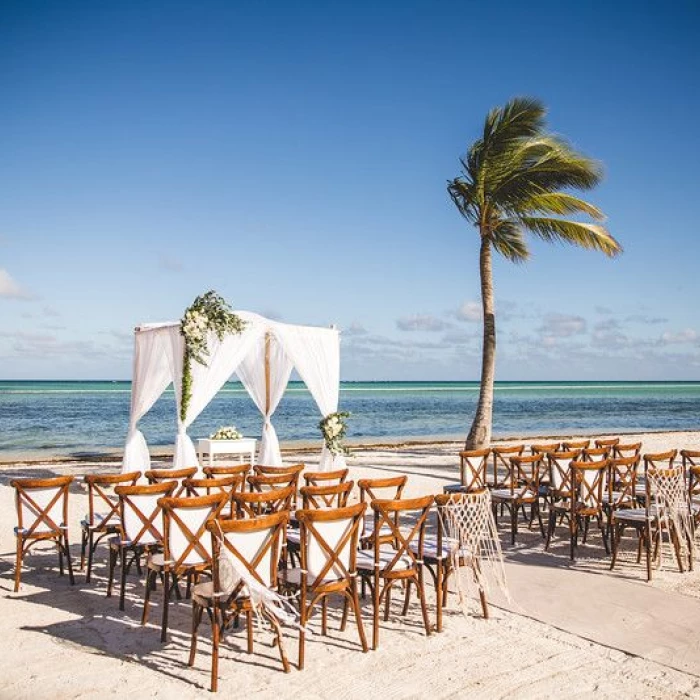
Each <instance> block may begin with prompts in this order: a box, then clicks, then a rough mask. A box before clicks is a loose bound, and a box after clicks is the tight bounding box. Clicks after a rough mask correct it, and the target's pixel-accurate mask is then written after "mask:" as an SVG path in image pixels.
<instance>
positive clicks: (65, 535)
mask: <svg viewBox="0 0 700 700" xmlns="http://www.w3.org/2000/svg"><path fill="white" fill-rule="evenodd" d="M63 546H64V547H65V548H66V564H67V565H68V580H69V581H70V585H71V586H73V585H75V576H74V575H73V562H72V561H71V558H70V544H69V543H68V532H64V533H63Z"/></svg>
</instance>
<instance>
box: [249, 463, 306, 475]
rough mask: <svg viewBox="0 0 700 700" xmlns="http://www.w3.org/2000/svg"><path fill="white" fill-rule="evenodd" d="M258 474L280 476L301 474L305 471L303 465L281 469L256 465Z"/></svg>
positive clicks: (254, 468) (255, 469) (286, 465)
mask: <svg viewBox="0 0 700 700" xmlns="http://www.w3.org/2000/svg"><path fill="white" fill-rule="evenodd" d="M253 471H254V472H255V473H256V474H264V475H267V476H279V475H280V474H301V473H302V472H303V471H304V465H303V464H285V465H283V466H281V467H272V466H268V465H266V464H256V465H255V466H254V467H253Z"/></svg>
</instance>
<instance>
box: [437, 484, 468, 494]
mask: <svg viewBox="0 0 700 700" xmlns="http://www.w3.org/2000/svg"><path fill="white" fill-rule="evenodd" d="M466 490H467V487H466V486H465V485H464V484H447V485H446V486H443V487H442V492H443V493H462V492H464V491H466Z"/></svg>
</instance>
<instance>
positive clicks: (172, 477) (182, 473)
mask: <svg viewBox="0 0 700 700" xmlns="http://www.w3.org/2000/svg"><path fill="white" fill-rule="evenodd" d="M196 475H197V467H184V468H183V469H149V470H148V471H147V472H144V476H145V477H146V479H148V483H149V484H162V483H163V482H165V481H177V482H178V484H177V487H176V488H175V491H174V492H173V497H174V498H179V497H180V496H184V495H185V483H184V482H185V481H186V480H187V479H192V478H194V477H195V476H196Z"/></svg>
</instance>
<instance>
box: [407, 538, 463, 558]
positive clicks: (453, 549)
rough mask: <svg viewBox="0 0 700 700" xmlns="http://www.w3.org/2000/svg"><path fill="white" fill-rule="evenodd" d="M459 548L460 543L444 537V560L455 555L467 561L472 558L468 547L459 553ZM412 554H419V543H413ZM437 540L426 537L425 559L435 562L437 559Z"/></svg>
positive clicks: (424, 545) (424, 546)
mask: <svg viewBox="0 0 700 700" xmlns="http://www.w3.org/2000/svg"><path fill="white" fill-rule="evenodd" d="M458 547H459V542H458V541H457V540H455V539H453V538H451V537H443V539H442V558H443V559H447V558H448V557H452V556H454V555H455V554H456V555H457V556H458V557H459V558H460V559H467V558H470V557H471V556H472V553H471V550H470V549H469V548H468V547H462V548H461V549H460V550H459V552H457V549H458ZM410 549H411V551H412V552H415V553H416V554H417V553H418V543H417V542H412V543H411V545H410ZM437 551H438V547H437V538H436V537H432V536H431V537H426V538H425V539H424V540H423V558H424V559H427V560H433V561H435V560H436V559H437V558H438V557H437Z"/></svg>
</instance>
